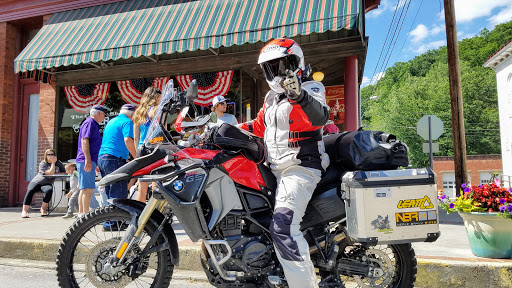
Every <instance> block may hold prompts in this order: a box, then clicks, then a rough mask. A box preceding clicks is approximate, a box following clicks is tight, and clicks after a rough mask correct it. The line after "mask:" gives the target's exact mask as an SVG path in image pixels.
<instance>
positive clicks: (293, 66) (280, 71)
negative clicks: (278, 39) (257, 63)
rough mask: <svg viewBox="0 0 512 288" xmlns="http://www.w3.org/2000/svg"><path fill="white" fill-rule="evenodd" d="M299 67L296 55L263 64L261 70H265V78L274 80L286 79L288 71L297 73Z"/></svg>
mask: <svg viewBox="0 0 512 288" xmlns="http://www.w3.org/2000/svg"><path fill="white" fill-rule="evenodd" d="M298 67H299V61H298V57H296V56H294V55H290V56H286V57H283V58H278V59H273V60H270V61H267V62H263V63H261V68H262V69H263V73H264V74H265V78H267V80H272V79H274V77H276V76H280V77H285V76H286V70H290V71H292V72H294V73H296V70H297V68H298Z"/></svg>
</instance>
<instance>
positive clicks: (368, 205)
mask: <svg viewBox="0 0 512 288" xmlns="http://www.w3.org/2000/svg"><path fill="white" fill-rule="evenodd" d="M341 189H342V197H343V198H344V200H345V208H346V213H347V232H348V235H349V236H350V237H352V238H353V239H355V240H357V241H359V242H363V243H369V244H370V245H375V244H400V243H410V242H433V241H435V240H436V239H437V238H438V237H439V235H440V233H439V215H438V213H437V211H438V210H437V191H436V180H435V174H434V172H432V170H431V169H430V168H421V169H403V170H382V171H355V172H347V173H346V174H345V175H344V176H343V180H342V184H341Z"/></svg>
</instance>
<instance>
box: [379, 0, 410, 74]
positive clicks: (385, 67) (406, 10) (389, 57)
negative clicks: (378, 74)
mask: <svg viewBox="0 0 512 288" xmlns="http://www.w3.org/2000/svg"><path fill="white" fill-rule="evenodd" d="M404 6H405V4H404ZM409 6H411V0H409V4H407V9H405V14H404V18H403V19H402V24H400V28H399V29H398V33H397V35H396V39H395V42H394V43H393V47H392V48H391V52H390V53H389V56H388V60H387V61H386V65H385V66H384V70H386V69H387V67H388V63H389V59H391V55H393V50H394V49H395V44H396V42H397V41H398V36H400V31H402V26H403V25H404V22H405V17H406V16H407V12H408V11H409ZM403 10H404V9H403V8H402V12H403Z"/></svg>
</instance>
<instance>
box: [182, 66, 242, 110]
mask: <svg viewBox="0 0 512 288" xmlns="http://www.w3.org/2000/svg"><path fill="white" fill-rule="evenodd" d="M232 78H233V70H229V71H223V72H217V73H198V74H190V75H178V76H176V80H177V81H178V84H179V85H180V87H181V89H183V90H186V89H188V86H190V83H191V82H192V80H194V79H196V80H197V88H198V92H199V98H198V99H197V100H196V101H194V103H196V104H197V105H200V106H208V105H210V104H211V103H212V100H213V97H215V96H218V95H226V93H228V91H229V86H231V79H232Z"/></svg>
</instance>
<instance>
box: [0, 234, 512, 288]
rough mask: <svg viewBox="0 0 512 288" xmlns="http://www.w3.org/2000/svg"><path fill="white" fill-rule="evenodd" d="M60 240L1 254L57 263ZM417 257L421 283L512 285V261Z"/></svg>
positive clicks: (5, 247) (7, 246)
mask: <svg viewBox="0 0 512 288" xmlns="http://www.w3.org/2000/svg"><path fill="white" fill-rule="evenodd" d="M59 244H60V242H57V241H50V240H46V241H45V240H27V239H9V238H3V239H0V258H12V259H28V260H36V261H45V262H53V263H55V257H56V255H57V251H58V248H59ZM199 252H200V248H199V247H197V246H182V247H180V265H179V266H178V267H177V268H178V269H179V270H182V271H183V270H188V271H202V266H201V263H200V256H199V255H200V253H199ZM417 260H418V274H417V278H416V283H415V286H417V287H438V288H445V287H446V288H453V287H467V288H481V287H489V288H491V287H492V288H494V287H496V288H506V287H512V264H510V263H500V262H471V261H452V260H437V259H428V260H427V259H422V258H421V256H418V258H417ZM195 275H197V273H195ZM201 275H202V274H201ZM200 278H202V277H200ZM202 279H203V278H202Z"/></svg>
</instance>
